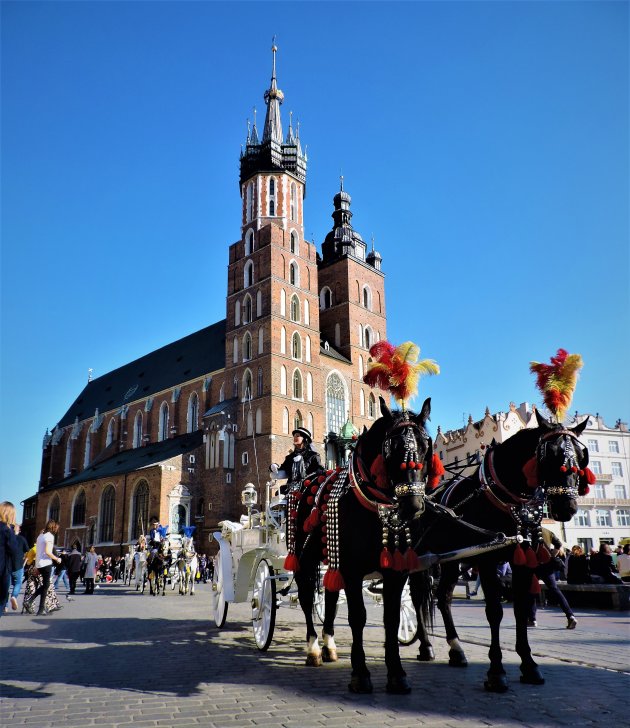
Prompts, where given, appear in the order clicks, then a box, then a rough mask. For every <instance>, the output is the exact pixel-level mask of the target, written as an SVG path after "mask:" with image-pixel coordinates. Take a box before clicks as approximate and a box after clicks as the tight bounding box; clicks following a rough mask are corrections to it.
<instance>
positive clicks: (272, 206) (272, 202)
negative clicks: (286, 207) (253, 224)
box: [268, 177, 276, 217]
mask: <svg viewBox="0 0 630 728" xmlns="http://www.w3.org/2000/svg"><path fill="white" fill-rule="evenodd" d="M268 205H269V216H270V217H273V216H274V215H275V214H276V178H275V177H269V195H268Z"/></svg>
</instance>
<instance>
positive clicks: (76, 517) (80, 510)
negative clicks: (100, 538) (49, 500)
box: [72, 488, 85, 526]
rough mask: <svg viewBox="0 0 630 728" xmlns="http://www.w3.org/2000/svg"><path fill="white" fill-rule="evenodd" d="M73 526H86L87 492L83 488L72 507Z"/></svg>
mask: <svg viewBox="0 0 630 728" xmlns="http://www.w3.org/2000/svg"><path fill="white" fill-rule="evenodd" d="M72 525H73V526H85V491H84V490H83V488H81V490H80V491H79V494H78V495H77V497H76V498H75V500H74V505H73V506H72Z"/></svg>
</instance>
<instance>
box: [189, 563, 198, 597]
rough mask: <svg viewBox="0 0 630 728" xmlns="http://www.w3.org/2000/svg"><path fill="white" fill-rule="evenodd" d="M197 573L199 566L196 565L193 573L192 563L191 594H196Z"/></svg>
mask: <svg viewBox="0 0 630 728" xmlns="http://www.w3.org/2000/svg"><path fill="white" fill-rule="evenodd" d="M196 575H197V567H195V573H194V574H193V569H192V565H191V567H190V596H191V597H194V596H195V576H196Z"/></svg>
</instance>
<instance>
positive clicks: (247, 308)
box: [243, 294, 252, 324]
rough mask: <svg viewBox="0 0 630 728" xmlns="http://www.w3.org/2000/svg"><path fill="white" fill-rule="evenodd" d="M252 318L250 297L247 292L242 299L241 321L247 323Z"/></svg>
mask: <svg viewBox="0 0 630 728" xmlns="http://www.w3.org/2000/svg"><path fill="white" fill-rule="evenodd" d="M251 320H252V297H251V296H250V295H249V294H248V295H247V296H245V300H244V301H243V323H244V324H248V323H250V322H251Z"/></svg>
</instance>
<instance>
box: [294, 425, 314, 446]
mask: <svg viewBox="0 0 630 728" xmlns="http://www.w3.org/2000/svg"><path fill="white" fill-rule="evenodd" d="M291 434H292V435H294V436H295V435H302V437H303V438H304V439H305V440H306V441H307V442H308V443H309V445H310V443H311V442H313V436H312V435H311V433H310V430H307V429H306V427H297V428H296V429H295V430H293V432H292V433H291Z"/></svg>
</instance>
